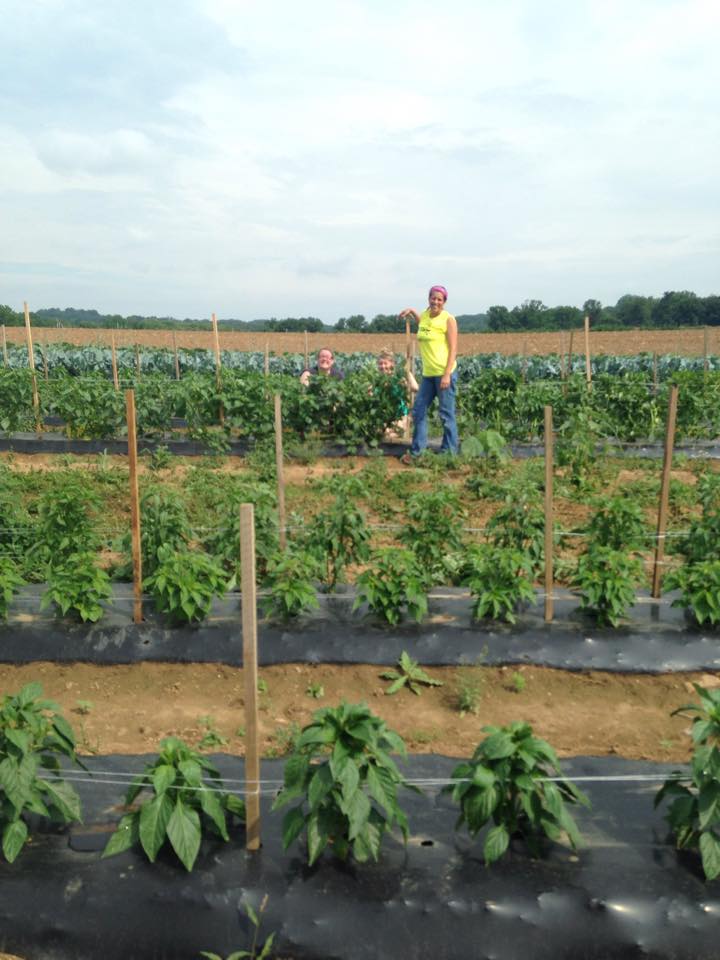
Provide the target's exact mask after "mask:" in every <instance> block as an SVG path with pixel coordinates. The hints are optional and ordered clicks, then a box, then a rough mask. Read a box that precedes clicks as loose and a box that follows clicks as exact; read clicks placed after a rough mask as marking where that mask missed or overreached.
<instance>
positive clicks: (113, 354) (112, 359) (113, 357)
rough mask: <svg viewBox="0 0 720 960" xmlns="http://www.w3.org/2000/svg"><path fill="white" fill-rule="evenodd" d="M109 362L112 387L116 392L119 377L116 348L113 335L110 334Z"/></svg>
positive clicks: (118, 387)
mask: <svg viewBox="0 0 720 960" xmlns="http://www.w3.org/2000/svg"><path fill="white" fill-rule="evenodd" d="M110 362H111V363H112V375H113V386H114V387H115V389H116V390H119V389H120V377H119V376H118V368H117V347H116V346H115V334H114V333H113V332H111V333H110Z"/></svg>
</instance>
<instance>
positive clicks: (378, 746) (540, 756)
mask: <svg viewBox="0 0 720 960" xmlns="http://www.w3.org/2000/svg"><path fill="white" fill-rule="evenodd" d="M400 666H401V669H404V670H405V671H406V672H405V673H403V674H401V675H400V676H401V679H403V678H404V679H407V678H408V676H409V674H408V673H407V669H408V668H410V667H411V663H409V662H406V663H405V664H402V662H401V664H400ZM415 666H416V665H415ZM420 673H421V674H422V676H421V677H419V676H416V678H415V679H416V680H417V681H418V682H420V683H423V684H427V685H437V686H440V685H441V684H440V682H439V681H436V680H433V678H432V677H429V676H428V675H427V674H424V673H423V672H422V671H420ZM696 691H697V693H698V695H699V697H700V702H699V703H698V704H694V705H691V706H690V707H689V709H692V710H693V712H694V713H696V716H695V717H694V719H693V725H692V739H693V742H694V746H695V752H694V756H693V763H692V769H691V774H690V776H682V775H681V774H678V773H676V774H673V775H671V776H670V777H669V778H668V779H667V780H666V781H665V783H664V784H663V785H662V787H661V788H660V790H659V791H658V792H657V794H656V797H655V804H656V805H657V804H658V803H659V802H661V801H663V800H669V801H670V802H669V809H668V812H667V819H668V821H669V824H670V827H671V830H672V831H673V833H674V834H675V838H676V842H677V845H678V847H680V848H683V847H686V848H690V849H694V848H699V851H700V854H701V857H702V865H703V870H704V872H705V876H706V878H707V879H708V880H712V879H714V878H715V877H716V876H718V875H719V874H720V839H718V837H717V835H716V832H715V830H716V829H717V826H716V823H717V810H716V808H717V793H718V780H717V776H718V768H719V767H720V752H718V747H717V741H718V738H719V737H720V724H719V723H718V719H717V715H718V710H719V709H720V694H718V691H716V690H706V689H704V688H703V687H700V686H698V685H696ZM483 730H484V733H485V737H484V738H483V739H482V740H481V742H480V743H479V744H478V746H477V748H476V750H475V751H474V753H473V755H472V757H470V758H468V759H467V760H464V761H462V762H461V763H460V764H458V765H457V766H456V767H455V769H454V770H453V771H452V774H451V776H450V778H449V780H448V781H447V782H446V784H445V785H444V786H443V788H442V793H445V794H449V795H450V799H451V801H452V804H453V806H455V807H456V808H457V812H458V813H459V817H458V821H457V824H456V829H460V828H461V827H465V828H466V829H467V830H468V831H469V833H470V835H471V836H472V837H477V835H478V834H479V833H480V832H481V831H483V830H485V828H486V827H489V829H487V830H486V831H485V833H484V838H483V855H484V859H485V863H486V864H491V863H492V862H494V861H496V860H499V859H500V858H501V857H502V856H503V855H504V854H505V853H506V852H507V851H508V850H509V848H510V841H511V839H512V838H514V839H516V840H517V838H522V839H523V841H524V842H525V843H526V845H527V848H528V850H529V852H530V853H531V854H532V855H533V856H535V857H537V856H539V855H540V854H541V852H542V845H541V843H540V840H541V838H542V837H543V836H546V837H548V838H549V839H550V840H553V841H561V840H563V839H565V838H566V839H567V842H568V843H569V844H570V846H571V847H572V848H573V849H576V848H577V847H578V846H580V845H581V836H580V832H579V830H578V828H577V825H576V823H575V821H574V819H573V817H572V816H571V814H570V812H569V809H568V808H569V807H571V806H573V805H576V804H581V805H583V806H586V807H589V806H590V802H589V800H588V798H587V797H586V796H585V795H584V794H583V793H582V791H581V790H580V789H578V787H577V786H576V785H575V784H574V783H573V782H572V781H570V780H568V779H566V778H565V777H564V776H563V773H562V770H561V768H560V763H559V760H558V757H557V755H556V753H555V751H554V750H553V748H552V747H551V746H550V744H549V743H547V742H546V741H545V740H542V739H540V738H539V737H537V736H535V735H534V734H533V730H532V727H531V726H530V724H528V723H523V722H514V723H511V724H508V725H507V726H504V727H487V726H486V727H484V728H483ZM393 755H395V756H400V757H402V758H404V757H406V756H407V752H406V748H405V744H404V742H403V740H402V738H401V737H400V736H399V735H398V734H397V733H396V732H395V731H394V730H392V729H390V728H389V727H388V726H387V724H386V723H385V722H384V721H383V720H381V719H380V718H379V717H378V716H376V715H374V714H373V713H372V712H371V711H370V710H369V709H368V707H367V706H366V705H365V704H360V705H356V706H353V705H349V704H347V703H342V704H341V705H340V706H338V707H334V708H333V707H326V708H324V709H322V710H319V711H317V712H316V713H315V714H314V717H313V720H312V722H311V723H310V724H308V725H307V726H305V727H304V728H303V729H302V730H301V731H299V733H298V736H297V739H296V741H295V744H294V747H293V749H292V752H291V754H290V756H289V757H288V759H287V761H286V763H285V768H284V778H283V787H282V789H281V790H280V792H279V793H278V795H277V797H276V798H275V801H274V803H273V808H274V809H282V808H288V807H289V809H288V810H287V812H286V813H285V816H284V818H283V822H282V840H283V847H284V848H285V849H286V850H287V849H288V848H289V847H290V846H292V845H293V844H294V843H295V842H296V841H298V840H303V839H304V843H303V845H304V847H305V852H306V856H307V860H308V863H309V864H310V865H312V864H313V863H314V862H315V861H317V860H318V858H319V857H320V856H321V855H322V854H323V853H325V852H326V850H327V852H328V853H330V854H332V855H333V856H334V857H337V858H339V859H341V860H347V859H353V860H355V861H357V862H358V863H364V862H366V861H368V860H377V859H378V857H379V854H380V847H381V843H382V840H383V838H384V837H385V836H387V835H388V834H389V833H390V832H391V831H392V830H393V828H397V829H398V830H399V831H400V832H401V833H402V836H403V838H404V840H405V841H406V842H407V839H408V836H409V823H408V816H407V814H406V812H405V810H404V809H403V802H402V801H401V800H400V796H399V792H400V790H401V789H403V788H410V789H412V790H414V791H415V792H416V793H419V792H421V791H420V790H419V789H418V787H417V786H415V785H414V784H413V783H411V782H410V781H408V780H407V779H406V777H405V776H404V775H403V774H402V773H401V771H400V770H399V768H398V766H397V765H396V762H395V760H394V759H393ZM0 757H2V769H3V787H4V788H5V799H4V802H3V804H2V806H0V834H1V838H2V844H1V847H2V854H3V856H4V857H5V859H6V860H8V861H9V862H13V861H14V860H15V859H16V858H17V857H18V855H19V854H20V853H21V851H22V850H23V848H24V847H25V845H26V844H27V843H28V842H29V840H30V833H29V829H28V824H27V819H28V818H29V816H30V815H31V814H32V815H34V816H35V817H38V816H40V817H45V818H47V819H48V820H51V821H55V822H58V823H61V824H71V823H74V822H78V821H80V820H81V817H82V811H81V805H80V797H79V795H78V793H77V791H76V790H75V787H74V786H73V783H74V782H75V781H76V780H77V779H79V778H78V777H77V776H76V775H75V770H74V769H73V768H68V767H67V765H66V767H65V769H64V770H62V768H61V765H60V761H61V760H62V761H64V762H65V763H66V764H67V762H68V761H70V762H71V763H74V764H77V767H78V768H82V769H83V771H84V772H85V777H87V772H91V771H87V767H85V765H84V764H82V763H81V762H80V760H79V758H78V756H77V753H76V739H75V733H74V731H73V729H72V727H71V726H70V724H69V723H68V722H67V720H66V719H65V717H64V716H63V715H62V714H61V713H60V712H59V709H58V706H57V704H56V703H54V702H53V701H50V700H46V699H44V698H43V695H42V688H41V686H40V684H38V683H31V684H27V685H26V686H25V687H23V688H22V689H21V690H20V691H19V692H18V693H17V694H16V695H6V696H5V697H3V699H2V700H0ZM63 777H64V778H65V779H63ZM688 781H689V785H688ZM113 782H117V781H116V780H115V781H113ZM90 783H92V778H91V779H90ZM100 783H102V779H100ZM125 807H126V810H127V812H126V813H125V814H124V815H123V816H122V818H121V819H120V821H119V823H118V825H117V827H116V830H115V832H114V833H113V834H112V835H111V836H110V838H109V840H108V842H107V844H106V846H105V848H104V851H103V856H106V857H107V856H113V855H117V854H120V853H123V852H124V851H126V850H129V849H131V848H133V847H136V848H139V849H142V851H143V852H144V853H145V855H146V856H147V857H148V859H149V860H150V862H155V860H156V858H157V857H158V854H159V853H160V851H161V849H162V848H163V847H166V848H169V849H172V851H173V852H174V854H175V855H176V856H177V858H178V859H179V860H180V862H181V863H182V864H183V866H184V867H185V868H186V869H187V870H192V869H193V866H194V865H195V862H196V860H197V858H198V855H199V854H200V850H201V844H202V840H203V837H204V836H208V835H211V836H213V837H215V838H216V839H218V840H220V839H222V840H224V841H226V842H227V841H229V840H230V835H229V828H230V827H231V825H232V822H233V819H234V818H237V819H239V820H240V821H244V820H245V819H246V808H245V803H244V801H243V800H242V799H241V797H240V796H238V794H237V793H235V792H232V791H228V790H226V788H225V784H224V783H223V781H222V779H221V777H220V773H219V771H218V770H217V768H216V767H215V766H214V764H213V763H212V762H211V761H210V760H209V759H208V757H207V756H205V755H204V754H203V753H202V752H200V751H199V750H196V749H193V748H191V747H190V746H188V744H186V743H185V742H184V741H182V740H180V739H178V738H176V737H170V738H167V739H166V740H164V741H162V744H161V751H160V753H159V754H158V755H157V757H155V758H153V759H151V760H150V761H149V762H148V763H147V764H146V765H145V768H144V769H143V771H142V772H141V773H140V774H138V775H137V776H135V777H134V778H133V779H132V781H131V783H130V786H129V788H128V790H127V792H126V795H125ZM255 923H256V926H257V920H256V921H255ZM268 942H269V943H270V945H271V944H272V937H270V938H269V940H268V941H266V944H267V943H268ZM203 955H204V956H216V955H215V954H212V955H211V954H208V953H204V954H203ZM242 955H245V956H251V954H249V953H245V952H242V953H238V954H235V956H242ZM252 955H255V954H254V953H253V954H252ZM263 955H266V954H265V950H263Z"/></svg>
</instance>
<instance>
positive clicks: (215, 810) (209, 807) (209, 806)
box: [198, 789, 230, 840]
mask: <svg viewBox="0 0 720 960" xmlns="http://www.w3.org/2000/svg"><path fill="white" fill-rule="evenodd" d="M198 796H199V797H200V806H201V807H202V810H203V813H204V814H205V815H206V816H207V817H210V819H211V820H212V822H213V823H214V824H215V826H216V827H217V828H218V831H219V833H220V836H221V837H222V838H223V840H229V839H230V838H229V836H228V832H227V824H226V823H225V812H224V811H223V808H222V806H221V804H220V800H219V798H218V795H217V793H215V791H214V790H208V789H204V790H200V791H199V793H198Z"/></svg>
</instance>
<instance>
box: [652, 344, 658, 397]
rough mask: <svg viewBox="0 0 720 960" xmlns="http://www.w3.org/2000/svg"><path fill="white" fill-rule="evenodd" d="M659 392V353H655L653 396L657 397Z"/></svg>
mask: <svg viewBox="0 0 720 960" xmlns="http://www.w3.org/2000/svg"><path fill="white" fill-rule="evenodd" d="M657 392H658V355H657V351H655V353H653V396H654V397H657Z"/></svg>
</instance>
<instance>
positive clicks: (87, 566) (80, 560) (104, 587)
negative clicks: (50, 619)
mask: <svg viewBox="0 0 720 960" xmlns="http://www.w3.org/2000/svg"><path fill="white" fill-rule="evenodd" d="M111 596H112V586H111V585H110V577H109V576H108V575H107V573H106V572H105V571H104V570H103V569H102V568H101V567H99V566H98V565H97V562H96V557H95V555H94V554H92V553H74V554H72V555H71V556H69V557H66V558H64V559H61V560H60V562H59V563H57V564H54V565H53V566H52V567H51V568H50V571H49V574H48V588H47V590H46V591H45V593H44V594H43V596H42V599H41V601H40V609H41V610H44V609H45V608H46V607H48V606H50V604H51V603H52V604H54V605H55V608H56V610H57V612H59V613H60V614H61V615H62V616H66V615H67V614H72V615H73V616H76V617H79V618H80V620H82V622H83V623H87V621H88V620H89V621H90V622H91V623H95V622H96V621H97V620H99V619H100V617H101V616H102V614H103V608H102V603H103V601H106V600H109V599H110V597H111Z"/></svg>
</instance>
